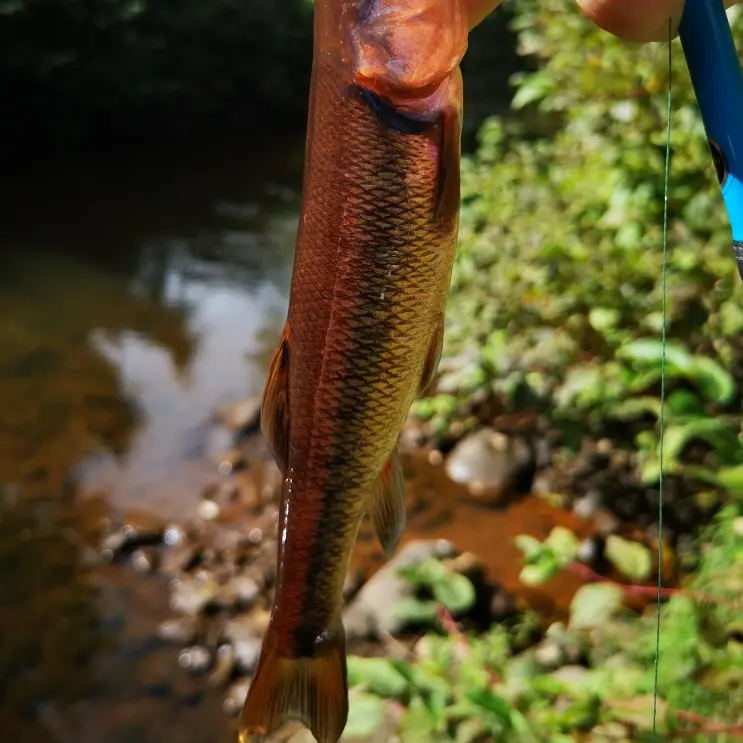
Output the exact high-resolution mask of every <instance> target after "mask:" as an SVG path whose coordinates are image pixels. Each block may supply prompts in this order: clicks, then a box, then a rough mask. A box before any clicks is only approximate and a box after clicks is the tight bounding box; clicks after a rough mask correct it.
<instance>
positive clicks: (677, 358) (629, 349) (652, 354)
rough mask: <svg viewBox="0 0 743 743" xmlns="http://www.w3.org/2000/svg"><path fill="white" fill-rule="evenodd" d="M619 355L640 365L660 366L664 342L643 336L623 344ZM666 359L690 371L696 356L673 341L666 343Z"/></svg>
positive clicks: (682, 369)
mask: <svg viewBox="0 0 743 743" xmlns="http://www.w3.org/2000/svg"><path fill="white" fill-rule="evenodd" d="M618 355H619V356H620V357H622V358H626V359H627V360H629V361H631V362H634V364H635V365H636V366H638V367H641V366H657V367H660V364H661V359H662V358H663V344H662V343H661V341H659V340H656V339H654V338H642V339H640V340H636V341H630V342H629V343H626V344H625V345H624V346H622V347H621V348H620V349H619V351H618ZM666 361H667V362H668V363H669V364H672V365H673V366H675V367H676V368H677V369H678V370H679V371H683V372H687V373H688V372H690V371H691V370H692V369H693V368H694V362H695V359H694V356H693V355H692V354H691V353H689V351H687V350H686V349H685V348H683V347H682V346H678V345H674V344H673V343H668V344H666Z"/></svg>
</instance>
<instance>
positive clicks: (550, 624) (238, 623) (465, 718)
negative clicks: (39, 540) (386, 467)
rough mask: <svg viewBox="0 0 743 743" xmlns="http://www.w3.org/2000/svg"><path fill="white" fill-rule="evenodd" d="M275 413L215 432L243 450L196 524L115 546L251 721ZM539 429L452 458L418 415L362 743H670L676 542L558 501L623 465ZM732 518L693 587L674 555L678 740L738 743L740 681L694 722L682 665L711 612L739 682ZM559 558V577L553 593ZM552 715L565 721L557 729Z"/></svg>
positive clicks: (167, 628)
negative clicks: (658, 617) (566, 448)
mask: <svg viewBox="0 0 743 743" xmlns="http://www.w3.org/2000/svg"><path fill="white" fill-rule="evenodd" d="M259 402H260V398H257V397H254V398H246V399H241V400H238V401H236V402H234V403H232V404H229V405H227V406H225V407H223V408H222V409H221V410H220V411H218V413H217V415H216V416H215V419H214V421H213V426H214V428H215V430H218V431H219V432H220V433H219V434H218V438H219V440H220V441H222V442H223V443H224V444H225V445H226V446H225V449H224V450H223V451H222V452H219V453H217V452H215V457H214V477H213V481H212V482H210V483H209V484H207V485H206V486H205V487H204V488H203V489H202V490H201V492H200V493H198V496H197V494H196V493H193V494H192V497H191V498H190V499H187V500H190V501H191V502H193V503H194V508H193V513H192V514H191V515H190V516H189V517H188V518H185V519H175V520H174V519H171V520H166V519H160V520H158V519H152V518H146V517H143V516H142V515H139V516H136V515H130V516H129V517H124V518H123V519H122V520H121V521H119V522H117V523H115V524H112V525H111V529H110V530H109V532H108V533H107V534H106V535H105V536H104V538H103V540H102V542H101V555H102V557H103V558H104V559H105V560H106V561H109V562H111V563H114V564H126V565H128V566H129V569H130V570H134V571H137V572H139V573H149V574H152V575H156V576H162V578H164V579H165V581H167V586H168V596H169V605H170V609H171V616H170V617H169V618H168V619H166V620H164V621H162V622H161V623H160V625H159V627H158V630H157V636H158V637H159V638H160V640H162V641H163V642H166V643H168V644H170V645H171V646H172V647H173V648H174V653H177V657H178V662H179V665H180V667H181V672H182V673H183V674H185V675H187V676H189V677H191V678H195V679H198V680H199V683H201V684H202V685H203V686H204V688H206V689H210V690H213V691H216V693H217V694H219V695H220V696H221V698H222V703H221V704H222V709H223V712H224V714H225V715H226V716H232V717H234V716H235V715H236V714H237V713H238V712H239V710H240V708H241V705H242V701H243V700H244V697H245V694H246V693H247V690H248V688H249V684H250V677H251V673H252V672H253V671H254V669H255V665H256V663H257V660H258V654H259V651H260V643H261V639H262V635H263V633H264V631H265V629H266V626H267V622H268V615H269V611H270V607H271V601H272V591H273V587H274V580H275V552H276V530H277V517H278V508H277V505H278V498H279V494H280V484H281V477H280V473H279V472H278V469H277V468H276V466H275V464H274V463H273V460H272V458H271V456H270V454H269V452H268V449H267V447H266V445H265V442H264V441H263V439H262V437H261V436H260V433H259V431H258V424H259V421H258V415H259ZM537 431H538V427H536V429H531V430H530V429H529V428H528V427H524V426H523V421H522V426H521V431H520V434H519V435H520V438H516V437H515V435H514V434H513V433H511V434H510V435H509V434H506V433H503V432H496V431H494V430H493V429H490V428H485V427H478V429H477V431H476V432H474V433H471V434H469V435H464V436H463V438H462V439H461V440H459V441H457V442H456V443H454V445H453V446H451V448H450V449H449V451H448V452H446V453H444V452H443V451H442V450H441V449H440V448H435V447H433V446H431V445H430V444H426V443H424V442H425V439H426V432H425V425H424V424H423V423H422V422H421V421H420V419H416V418H415V417H411V419H410V421H409V424H408V427H407V428H406V432H405V434H404V436H403V444H404V445H403V463H404V468H405V472H406V477H407V484H408V491H407V492H408V513H409V523H408V528H407V530H406V534H405V535H404V538H403V542H402V544H401V547H400V550H399V551H398V553H397V555H396V556H395V558H394V559H393V560H392V561H391V562H389V563H386V562H385V560H384V558H383V555H382V552H381V549H380V548H379V546H378V545H377V543H376V537H375V536H374V534H373V532H372V530H371V528H370V525H369V523H365V524H364V525H363V526H362V530H361V534H360V537H359V543H358V545H357V548H356V550H355V553H354V558H353V561H352V567H351V570H350V572H349V575H348V578H347V583H346V593H345V602H346V604H345V609H344V624H345V626H346V632H347V637H348V651H349V654H350V656H351V660H350V666H349V668H350V671H349V673H350V682H351V684H352V687H353V690H352V700H353V701H352V713H351V718H350V722H349V730H348V733H347V736H346V739H347V740H368V741H379V742H380V743H381V742H382V741H387V740H390V736H392V735H393V733H394V731H395V730H401V731H402V735H403V740H406V741H407V740H416V739H422V738H425V739H426V740H442V741H445V740H467V741H477V740H488V739H489V737H488V736H492V735H497V734H501V733H506V732H507V731H511V733H510V734H512V735H515V736H516V737H515V738H514V739H515V740H519V741H521V740H524V741H528V740H540V741H541V740H554V739H555V738H554V736H555V735H557V736H559V735H562V736H566V737H565V738H564V739H565V740H566V741H567V740H575V738H574V737H573V736H575V735H579V734H580V735H581V736H582V737H581V739H582V740H591V741H605V740H628V741H629V740H640V739H643V736H645V735H647V734H649V733H650V730H651V728H652V696H651V691H652V667H653V657H654V647H653V644H652V642H651V640H652V639H653V637H654V633H653V624H654V621H655V612H656V606H655V600H656V595H657V589H656V588H655V583H656V581H657V574H656V572H655V569H654V568H655V565H656V563H657V554H656V553H655V552H654V549H655V548H657V542H656V541H654V539H653V538H652V534H651V533H648V532H647V531H643V530H642V529H641V528H638V527H637V525H636V524H633V523H632V522H631V521H623V520H622V518H621V516H620V514H619V513H617V511H618V510H619V511H621V510H622V509H621V508H619V509H616V508H615V509H614V510H613V511H612V510H609V509H606V508H601V507H597V506H596V504H595V503H594V502H593V501H594V500H595V499H590V498H589V499H588V500H587V499H586V496H585V495H578V494H576V493H575V488H573V492H574V494H573V495H572V496H571V495H570V488H568V489H566V490H565V491H564V494H561V495H560V496H559V497H558V491H556V489H553V487H547V484H548V483H551V484H552V485H554V484H555V483H557V482H562V483H563V484H569V483H573V485H575V484H578V483H580V482H582V481H584V480H586V479H588V480H589V481H590V480H591V478H595V477H597V476H599V475H600V473H602V472H606V470H607V469H610V468H611V467H612V466H613V465H614V466H616V464H617V463H616V462H612V457H611V455H610V452H609V451H608V450H607V447H606V445H605V444H604V445H602V444H601V442H591V441H590V440H587V441H586V447H585V451H584V452H583V453H582V454H581V455H579V456H578V457H576V458H575V460H574V461H572V462H570V463H569V467H566V466H564V465H562V466H561V464H560V462H559V460H557V461H556V460H555V459H554V457H553V456H551V454H552V453H553V452H550V447H549V445H548V444H547V443H546V442H548V441H549V439H550V437H549V435H545V432H544V431H542V433H541V435H540V434H539V433H537ZM429 435H430V432H429ZM530 436H531V443H527V442H529V441H530ZM553 438H556V437H553ZM483 441H486V442H487V447H486V448H483ZM519 442H520V443H519ZM535 442H539V443H541V444H542V445H541V447H540V446H538V445H535ZM450 443H451V442H450ZM519 446H521V447H522V448H521V449H520V451H521V454H522V456H521V457H520V458H519V457H518V456H516V455H515V452H516V451H519V449H518V447H519ZM553 449H554V447H553ZM540 457H541V458H540ZM615 459H616V458H615ZM484 473H485V474H484ZM524 473H528V478H527V479H525V475H524ZM558 473H560V477H561V479H560V480H558V479H557V478H558ZM485 475H487V477H488V478H490V479H487V478H486V476H485ZM605 476H607V475H605ZM615 476H616V472H614V473H613V474H612V477H615ZM456 480H461V481H462V482H459V483H458V482H456ZM465 481H466V482H465ZM540 482H541V483H542V485H541V486H540V487H541V488H542V489H541V490H540V489H539V488H537V489H536V490H535V488H534V485H535V483H536V484H537V485H539V483H540ZM617 504H619V501H617ZM589 505H593V509H592V510H591V509H589ZM669 513H670V512H669ZM720 518H721V521H720V524H721V526H719V527H718V528H717V529H715V530H714V533H708V534H706V535H704V538H703V539H702V541H701V542H699V541H697V540H696V539H695V537H696V531H695V529H693V528H686V529H683V527H681V528H680V530H679V531H678V532H677V533H676V535H675V538H674V540H673V541H674V542H675V543H676V544H677V545H678V544H682V545H683V544H686V550H687V553H686V554H685V555H683V556H682V557H683V558H684V560H685V562H686V564H687V566H690V565H691V564H692V562H693V561H694V560H696V568H697V569H696V572H695V573H694V574H693V575H691V577H690V575H689V574H686V575H684V574H683V570H682V568H681V565H680V562H679V559H677V554H676V553H675V552H674V551H673V548H672V547H671V544H670V542H668V543H666V547H665V554H664V559H663V563H662V564H663V574H662V576H661V580H662V584H663V586H664V593H663V596H664V600H668V599H670V604H669V605H668V607H667V608H666V609H664V619H663V631H664V633H668V637H667V638H666V637H665V635H664V636H663V637H664V639H663V643H664V644H663V646H662V648H663V652H664V654H665V657H664V660H665V662H666V663H667V664H668V665H669V667H668V668H666V669H664V672H663V674H662V676H661V682H662V684H663V685H662V686H661V689H662V692H661V713H662V714H661V717H660V718H659V721H657V724H658V725H660V727H659V730H661V731H662V732H663V734H670V732H674V731H675V732H677V733H679V734H682V735H684V736H687V737H688V736H690V735H693V734H698V735H701V736H703V735H706V732H705V731H707V729H709V730H713V729H715V726H717V727H725V728H730V730H731V731H732V733H731V734H733V735H735V719H736V715H737V714H738V713H737V712H736V711H735V710H736V709H737V706H736V705H737V704H738V702H737V701H735V702H733V701H732V700H734V699H737V697H736V696H732V697H729V701H730V702H731V703H732V707H731V708H730V709H729V710H727V711H726V710H725V709H723V708H721V707H720V706H719V699H720V696H721V695H722V694H728V693H731V692H730V691H729V690H730V689H731V687H730V686H729V685H730V683H733V684H735V683H736V682H735V680H734V678H735V677H734V676H733V677H731V676H730V675H729V674H728V675H726V676H725V678H724V681H721V679H720V677H719V676H715V675H714V674H713V676H712V677H711V678H704V679H701V680H699V681H698V682H697V679H696V677H693V678H692V679H690V681H689V682H688V683H689V684H690V685H691V686H692V690H696V691H695V692H694V693H697V692H698V693H702V694H707V696H708V697H709V699H708V701H707V702H706V703H705V704H704V708H703V709H702V708H700V707H699V706H698V705H696V706H695V708H694V710H689V709H685V708H684V707H683V706H679V704H678V702H679V701H680V697H679V694H678V683H679V682H678V680H677V679H675V678H674V671H673V670H672V668H673V667H674V664H675V665H678V663H679V662H680V658H679V657H678V648H677V647H675V646H674V644H673V639H672V638H674V637H678V636H679V635H684V634H685V633H687V632H689V631H691V625H689V620H688V617H683V616H682V617H679V616H678V614H679V612H682V613H683V611H684V610H686V611H687V612H688V611H689V610H690V608H691V610H692V611H697V610H699V609H701V607H702V606H703V605H705V604H707V605H708V606H709V605H711V607H712V608H711V610H709V611H707V610H705V611H706V612H707V614H706V616H708V618H709V617H715V618H714V620H713V621H714V622H719V623H720V626H719V631H720V632H722V633H723V636H724V637H726V638H727V640H725V643H724V644H725V645H726V650H725V651H723V650H722V647H723V646H721V645H719V644H717V645H713V644H712V643H711V642H709V649H710V651H712V652H713V655H714V661H713V664H712V668H714V669H715V673H716V674H721V673H723V670H724V669H723V666H724V656H725V654H726V653H727V652H728V651H732V652H734V653H737V651H736V650H735V648H736V647H737V644H738V642H739V641H738V639H737V635H736V632H737V630H736V627H737V624H736V623H735V620H734V618H735V616H736V615H739V612H740V609H741V606H740V605H739V603H738V597H737V596H736V595H733V594H734V592H735V590H736V589H735V586H736V585H738V581H740V580H741V579H743V572H741V570H743V568H741V566H740V564H739V563H737V562H736V559H733V563H732V564H730V565H729V569H728V570H727V571H725V575H724V582H721V579H722V576H721V575H720V574H719V567H718V568H714V567H713V566H714V565H715V564H718V565H719V562H720V560H721V559H724V560H729V559H730V558H731V555H732V554H733V550H737V551H738V552H740V550H742V549H743V528H741V524H743V521H741V514H740V512H739V509H736V508H734V509H733V510H732V511H731V510H730V509H728V510H727V511H723V513H722V516H721V517H720ZM721 535H724V539H723V541H724V542H725V543H724V544H720V537H721ZM736 545H737V546H736ZM540 551H541V552H540ZM545 556H546V558H547V561H548V562H549V561H551V563H550V565H549V566H548V567H547V568H546V569H543V570H542V573H541V574H537V575H536V576H535V575H534V574H533V573H534V570H537V572H539V570H540V569H542V568H544V563H545ZM700 556H701V563H700V562H699V559H700ZM525 564H526V565H529V566H531V570H532V575H531V576H530V575H529V567H526V568H525V567H524V565H525ZM735 565H738V567H735ZM540 566H541V567H540ZM700 602H701V603H700ZM720 612H721V614H720ZM716 613H718V614H720V615H719V616H715V614H716ZM711 621H712V620H711ZM696 642H697V643H703V642H707V640H705V639H704V638H701V637H698V638H697V640H696ZM730 643H733V644H732V645H730ZM741 647H743V646H741ZM364 658H367V659H368V658H371V659H375V660H364ZM700 662H701V660H700ZM707 662H709V661H707ZM452 664H453V666H452ZM703 666H704V664H701V665H700V666H699V669H700V670H701V669H702V667H703ZM695 667H696V665H695ZM452 668H455V669H457V670H452ZM708 670H709V669H708ZM473 674H474V675H473ZM477 679H480V680H479V681H478V680H477ZM697 683H698V687H697ZM431 685H433V686H431ZM435 689H438V692H435ZM437 693H438V694H439V696H436V694H437ZM432 694H433V695H434V696H431V695H432ZM667 696H668V697H670V698H671V699H672V700H673V702H674V706H673V707H671V706H669V704H670V703H669V702H668V699H667V698H666V697H667ZM436 700H438V701H436ZM715 700H718V701H715ZM432 705H433V706H432ZM437 705H439V706H438V707H437ZM452 705H454V707H453V709H458V710H459V712H458V713H457V714H454V713H452V712H451V709H452ZM545 705H547V707H548V708H554V710H556V711H555V712H554V713H551V714H546V707H545ZM728 712H732V714H728ZM231 724H233V725H234V721H233V723H231ZM286 734H287V735H290V737H291V740H292V741H294V743H299V741H304V740H305V739H306V740H308V741H309V740H311V738H309V737H307V736H306V733H305V732H303V731H302V730H299V729H297V728H296V727H293V726H289V728H288V732H287V733H286ZM421 736H422V738H421ZM281 739H283V738H281ZM707 739H709V738H707ZM561 740H562V739H561ZM720 740H721V741H722V740H725V738H720Z"/></svg>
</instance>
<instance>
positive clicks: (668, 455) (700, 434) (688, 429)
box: [663, 418, 730, 465]
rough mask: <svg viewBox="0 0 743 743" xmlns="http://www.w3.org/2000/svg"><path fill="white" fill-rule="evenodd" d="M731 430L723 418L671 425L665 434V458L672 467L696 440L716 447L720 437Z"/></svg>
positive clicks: (695, 420)
mask: <svg viewBox="0 0 743 743" xmlns="http://www.w3.org/2000/svg"><path fill="white" fill-rule="evenodd" d="M729 428H730V424H729V423H728V421H727V420H725V419H723V418H696V419H694V420H691V421H689V422H688V423H682V424H671V425H669V426H668V427H667V428H666V430H665V432H664V436H663V456H664V458H665V459H666V461H667V462H668V464H669V465H672V464H673V463H674V462H676V461H678V459H679V458H680V457H681V454H682V453H683V450H684V448H685V447H686V446H687V445H688V444H689V443H691V442H692V441H693V440H694V439H702V440H704V441H707V442H708V443H710V444H712V445H713V446H714V444H715V442H716V441H717V440H719V435H720V434H722V433H724V432H725V431H727V430H729Z"/></svg>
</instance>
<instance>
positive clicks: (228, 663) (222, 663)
mask: <svg viewBox="0 0 743 743" xmlns="http://www.w3.org/2000/svg"><path fill="white" fill-rule="evenodd" d="M235 662H236V657H235V649H234V648H233V647H232V645H228V644H225V645H220V646H219V647H218V648H217V652H216V653H215V654H214V670H212V672H211V673H210V674H209V678H208V679H207V683H208V684H209V686H222V685H224V684H226V683H227V681H228V680H229V679H230V677H231V676H232V672H233V671H234V670H235Z"/></svg>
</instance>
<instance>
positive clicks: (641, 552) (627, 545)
mask: <svg viewBox="0 0 743 743" xmlns="http://www.w3.org/2000/svg"><path fill="white" fill-rule="evenodd" d="M604 554H605V555H606V558H607V559H608V560H609V562H611V563H612V565H614V567H615V568H616V569H617V570H619V572H620V573H622V575H626V576H627V578H629V579H630V580H631V581H633V582H640V581H644V580H647V579H648V578H649V577H650V574H651V572H652V569H653V560H652V555H651V553H650V550H649V549H648V548H647V547H645V546H644V545H642V544H638V543H637V542H630V541H629V540H627V539H622V537H618V536H616V534H611V535H610V536H608V537H607V538H606V547H605V549H604Z"/></svg>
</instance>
